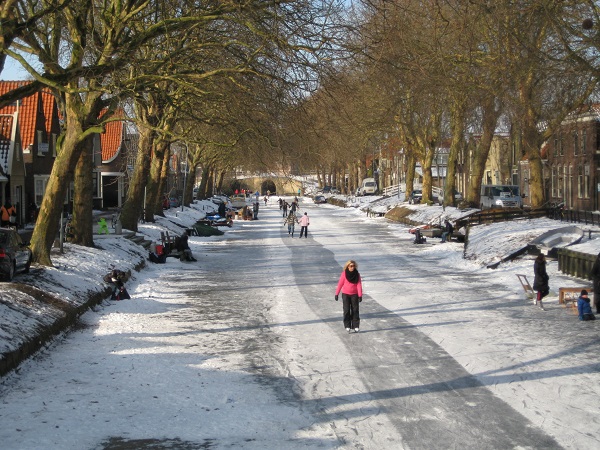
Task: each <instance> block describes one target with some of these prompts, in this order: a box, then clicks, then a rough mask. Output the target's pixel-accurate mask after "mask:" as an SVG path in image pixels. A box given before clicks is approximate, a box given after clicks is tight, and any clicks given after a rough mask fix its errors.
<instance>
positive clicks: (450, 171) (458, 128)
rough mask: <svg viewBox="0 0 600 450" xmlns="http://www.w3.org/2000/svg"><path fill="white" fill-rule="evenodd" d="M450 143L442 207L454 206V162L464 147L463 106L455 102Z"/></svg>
mask: <svg viewBox="0 0 600 450" xmlns="http://www.w3.org/2000/svg"><path fill="white" fill-rule="evenodd" d="M451 127H452V141H451V142H450V153H449V154H448V162H447V167H446V183H445V186H444V203H443V204H444V206H447V205H451V206H456V200H455V198H454V190H455V185H456V161H458V156H459V155H460V152H461V150H462V149H463V147H464V145H465V138H464V132H465V106H464V102H456V103H455V104H454V105H453V109H452V123H451Z"/></svg>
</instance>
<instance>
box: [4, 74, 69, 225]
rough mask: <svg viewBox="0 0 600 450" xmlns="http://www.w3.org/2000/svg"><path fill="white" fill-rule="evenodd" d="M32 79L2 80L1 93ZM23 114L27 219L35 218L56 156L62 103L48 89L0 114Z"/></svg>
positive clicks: (21, 134) (21, 129) (24, 189)
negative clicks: (59, 110) (59, 111)
mask: <svg viewBox="0 0 600 450" xmlns="http://www.w3.org/2000/svg"><path fill="white" fill-rule="evenodd" d="M27 83H29V82H28V81H0V95H1V94H5V93H7V92H9V91H12V90H14V89H17V88H18V87H20V86H23V85H25V84H27ZM17 111H18V115H19V129H20V133H19V140H20V142H21V148H22V152H23V159H24V162H25V183H24V187H23V194H22V199H21V205H22V214H23V218H22V219H23V221H22V222H21V223H24V222H30V221H33V220H35V215H36V211H37V209H38V208H39V206H40V205H41V202H42V198H43V196H44V191H45V190H46V184H47V183H48V179H49V178H50V173H51V171H52V166H53V165H54V159H55V158H56V140H57V138H58V136H59V134H60V131H61V125H60V121H59V115H58V107H57V104H56V100H55V98H54V96H53V95H52V94H51V93H50V92H49V91H47V90H43V91H41V92H36V93H35V94H33V95H30V96H28V97H25V98H23V99H21V100H19V101H18V102H15V103H14V104H12V105H8V106H5V107H4V108H2V109H0V114H13V113H15V112H17Z"/></svg>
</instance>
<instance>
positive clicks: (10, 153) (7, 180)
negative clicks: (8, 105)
mask: <svg viewBox="0 0 600 450" xmlns="http://www.w3.org/2000/svg"><path fill="white" fill-rule="evenodd" d="M0 187H1V195H0V200H1V201H2V204H3V205H4V204H5V203H6V202H7V201H10V202H11V204H13V205H14V206H15V207H16V209H17V218H18V223H23V222H24V219H25V210H24V209H23V204H24V201H25V163H24V161H23V149H22V146H21V137H20V130H19V112H18V111H15V112H14V113H12V114H0Z"/></svg>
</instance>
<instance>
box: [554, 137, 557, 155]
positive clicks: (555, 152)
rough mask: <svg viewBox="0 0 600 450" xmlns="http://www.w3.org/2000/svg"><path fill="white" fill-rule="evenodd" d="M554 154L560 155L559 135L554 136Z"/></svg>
mask: <svg viewBox="0 0 600 450" xmlns="http://www.w3.org/2000/svg"><path fill="white" fill-rule="evenodd" d="M554 156H558V136H554Z"/></svg>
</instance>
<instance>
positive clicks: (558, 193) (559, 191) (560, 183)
mask: <svg viewBox="0 0 600 450" xmlns="http://www.w3.org/2000/svg"><path fill="white" fill-rule="evenodd" d="M565 170H566V168H565ZM557 173H558V183H557V184H556V186H557V188H556V196H557V197H558V198H562V196H563V182H564V180H563V178H564V176H563V169H562V168H561V166H558V169H557Z"/></svg>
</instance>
